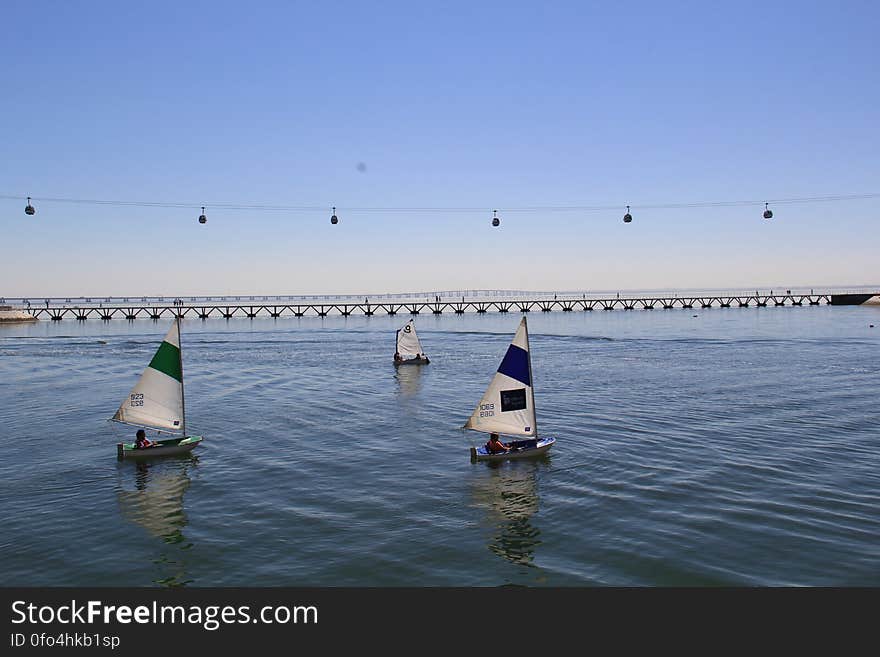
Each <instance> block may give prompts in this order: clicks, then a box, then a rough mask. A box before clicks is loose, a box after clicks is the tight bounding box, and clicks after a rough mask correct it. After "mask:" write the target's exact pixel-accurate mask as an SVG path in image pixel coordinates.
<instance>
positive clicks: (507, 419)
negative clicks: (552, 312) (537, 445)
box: [463, 317, 538, 436]
mask: <svg viewBox="0 0 880 657" xmlns="http://www.w3.org/2000/svg"><path fill="white" fill-rule="evenodd" d="M532 383H533V382H532V361H531V357H530V355H529V330H528V325H527V324H526V318H525V317H523V319H522V321H521V322H520V325H519V328H518V329H517V331H516V335H515V336H514V338H513V342H511V343H510V346H509V347H508V348H507V353H506V354H505V355H504V358H503V360H502V361H501V365H500V366H499V367H498V371H497V372H496V373H495V377H494V378H493V379H492V381H491V383H489V387H488V388H487V389H486V392H485V394H483V398H482V399H481V400H480V403H479V404H477V407H476V408H475V409H474V412H473V414H472V415H471V417H470V418H469V419H468V421H467V422H466V423H465V425H464V427H463V428H465V429H473V430H475V431H484V432H486V433H505V434H510V435H514V436H537V435H538V429H537V427H536V426H535V393H534V389H533V388H532Z"/></svg>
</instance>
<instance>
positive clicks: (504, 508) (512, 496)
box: [472, 461, 541, 566]
mask: <svg viewBox="0 0 880 657" xmlns="http://www.w3.org/2000/svg"><path fill="white" fill-rule="evenodd" d="M481 465H482V464H481ZM485 466H486V467H480V468H478V472H477V474H476V475H475V478H474V481H473V488H472V497H473V499H474V502H475V503H476V504H477V505H479V506H481V507H483V508H485V509H486V510H487V515H486V518H487V522H488V523H489V525H490V526H492V529H493V532H492V536H491V537H490V540H489V544H488V548H489V550H490V551H491V552H493V553H494V554H497V555H498V556H499V557H503V558H505V559H507V560H508V561H510V562H512V563H514V564H517V565H521V566H533V565H534V564H533V563H532V562H533V561H534V558H535V549H536V548H537V547H538V546H539V545H540V544H541V540H540V534H541V532H540V530H539V529H538V528H537V527H535V526H534V525H532V523H531V518H532V516H533V515H534V514H535V512H536V511H537V510H538V484H537V472H538V467H539V464H538V463H537V462H525V461H521V462H516V461H508V462H488V463H486V464H485Z"/></svg>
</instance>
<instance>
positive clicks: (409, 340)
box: [394, 320, 431, 365]
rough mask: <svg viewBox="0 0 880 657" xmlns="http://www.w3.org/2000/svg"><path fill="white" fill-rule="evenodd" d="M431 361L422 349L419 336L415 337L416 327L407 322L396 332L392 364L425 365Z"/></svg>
mask: <svg viewBox="0 0 880 657" xmlns="http://www.w3.org/2000/svg"><path fill="white" fill-rule="evenodd" d="M430 362H431V361H430V360H428V357H427V356H426V355H425V352H424V350H423V349H422V343H421V342H419V336H418V335H416V325H415V322H413V320H409V321H408V322H407V323H406V326H404V327H403V328H402V329H398V330H397V347H396V349H395V351H394V363H395V364H396V365H423V364H424V365H427V364H428V363H430Z"/></svg>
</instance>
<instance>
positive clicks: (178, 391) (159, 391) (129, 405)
mask: <svg viewBox="0 0 880 657" xmlns="http://www.w3.org/2000/svg"><path fill="white" fill-rule="evenodd" d="M178 321H179V320H175V322H174V324H173V325H172V326H171V328H170V329H169V330H168V333H167V334H166V335H165V339H164V340H163V341H162V344H160V345H159V349H158V350H156V355H155V356H153V359H152V360H151V361H150V364H149V365H148V366H147V368H146V369H145V370H144V372H143V374H141V377H140V379H138V382H137V384H136V385H135V386H134V388H132V389H131V392H130V393H129V394H128V397H126V399H125V400H124V401H123V402H122V405H121V406H120V407H119V410H118V411H116V415H114V416H113V419H114V420H118V421H119V422H127V423H128V424H136V425H140V426H146V427H154V428H156V429H165V430H169V429H170V430H172V431H174V430H177V431H181V430H182V429H183V367H182V365H181V357H180V337H179V335H180V333H179V328H178V326H177V322H178Z"/></svg>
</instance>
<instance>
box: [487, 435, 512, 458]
mask: <svg viewBox="0 0 880 657" xmlns="http://www.w3.org/2000/svg"><path fill="white" fill-rule="evenodd" d="M509 450H510V445H506V444H505V443H502V442H501V439H500V438H499V437H498V434H497V433H491V434H489V442H487V443H486V451H487V452H489V453H490V454H502V453H504V452H507V451H509Z"/></svg>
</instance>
